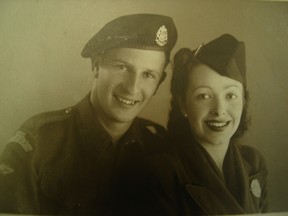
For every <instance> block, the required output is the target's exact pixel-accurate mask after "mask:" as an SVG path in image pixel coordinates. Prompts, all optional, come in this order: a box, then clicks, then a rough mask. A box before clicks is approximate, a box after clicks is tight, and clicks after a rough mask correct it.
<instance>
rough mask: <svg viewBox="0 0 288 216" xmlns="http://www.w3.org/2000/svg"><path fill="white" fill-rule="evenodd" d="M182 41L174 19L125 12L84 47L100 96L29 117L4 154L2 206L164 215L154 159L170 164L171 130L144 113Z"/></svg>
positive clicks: (4, 209)
mask: <svg viewBox="0 0 288 216" xmlns="http://www.w3.org/2000/svg"><path fill="white" fill-rule="evenodd" d="M176 39H177V32H176V28H175V25H174V23H173V21H172V19H171V18H170V17H166V16H161V15H154V14H135V15H127V16H123V17H119V18H117V19H115V20H112V21H111V22H109V23H107V24H106V25H105V26H104V27H103V28H102V29H101V30H100V31H99V32H98V33H97V34H96V35H95V36H94V37H92V38H91V39H90V41H89V42H88V43H87V44H86V46H85V47H84V49H83V51H82V56H83V57H85V58H90V59H91V63H92V69H93V74H94V82H93V85H92V89H91V92H90V93H89V94H88V95H87V96H86V97H85V98H84V99H83V100H82V101H80V102H79V103H78V104H77V105H76V106H73V107H69V108H66V109H63V110H60V111H54V112H48V113H42V114H39V115H37V116H34V117H32V118H31V119H29V120H28V121H26V122H25V123H24V124H23V125H22V126H21V127H20V128H19V130H18V131H17V132H16V134H15V136H14V137H12V138H11V139H10V141H9V143H8V145H7V146H6V148H5V150H4V152H3V154H2V156H1V157H0V212H6V213H7V212H8V213H24V214H47V215H56V214H76V215H77V214H78V215H159V214H162V213H163V212H162V207H164V205H169V202H165V201H164V200H165V199H166V198H168V197H167V196H165V195H164V194H165V191H164V189H163V190H162V189H161V183H159V182H158V181H157V170H155V169H156V168H155V166H154V165H153V164H155V163H157V164H166V163H167V159H166V157H165V154H162V153H163V152H165V144H164V138H165V130H164V129H163V128H162V127H161V126H159V125H157V124H155V123H153V122H151V121H148V120H145V119H141V118H138V117H137V115H138V114H139V112H140V111H141V110H142V109H143V108H144V107H145V106H146V105H147V103H148V102H149V100H150V99H151V97H152V96H153V95H154V94H155V93H156V91H157V89H158V87H159V85H160V84H161V82H162V81H163V80H164V79H165V75H166V74H165V72H164V69H165V67H166V66H167V64H168V62H169V56H170V51H171V49H172V48H173V46H174V45H175V43H176ZM162 195H164V198H163V197H161V196H162ZM167 200H169V199H167ZM162 201H163V202H162Z"/></svg>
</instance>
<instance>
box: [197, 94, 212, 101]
mask: <svg viewBox="0 0 288 216" xmlns="http://www.w3.org/2000/svg"><path fill="white" fill-rule="evenodd" d="M197 98H198V99H201V100H207V99H210V98H211V96H210V95H209V94H199V95H198V96H197Z"/></svg>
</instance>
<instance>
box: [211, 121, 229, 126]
mask: <svg viewBox="0 0 288 216" xmlns="http://www.w3.org/2000/svg"><path fill="white" fill-rule="evenodd" d="M207 124H208V125H209V126H212V127H224V126H226V125H228V122H207Z"/></svg>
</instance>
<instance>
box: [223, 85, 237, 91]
mask: <svg viewBox="0 0 288 216" xmlns="http://www.w3.org/2000/svg"><path fill="white" fill-rule="evenodd" d="M229 88H238V89H240V90H241V86H238V85H234V84H233V85H227V86H225V88H224V89H225V90H226V89H229Z"/></svg>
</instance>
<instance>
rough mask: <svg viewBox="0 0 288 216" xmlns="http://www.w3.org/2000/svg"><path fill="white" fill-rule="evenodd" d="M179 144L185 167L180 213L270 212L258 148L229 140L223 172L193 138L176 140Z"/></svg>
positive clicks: (264, 168) (263, 169)
mask: <svg viewBox="0 0 288 216" xmlns="http://www.w3.org/2000/svg"><path fill="white" fill-rule="evenodd" d="M189 141H190V142H189ZM177 147H178V149H179V153H180V157H181V160H182V164H183V166H184V169H185V171H184V172H185V174H184V178H183V182H182V185H183V186H184V187H183V191H184V192H183V194H184V197H183V200H182V207H181V208H180V209H181V211H182V212H181V213H180V215H222V214H229V215H231V214H247V213H260V212H265V211H267V203H268V198H267V189H266V177H267V169H266V166H265V162H264V159H263V157H262V156H261V155H260V153H259V152H257V151H256V150H255V149H253V148H251V147H249V146H244V145H239V144H236V143H230V145H229V147H228V150H227V153H226V156H225V159H224V163H223V174H222V173H221V172H220V170H219V169H218V167H217V166H216V164H215V162H214V161H213V159H212V158H211V156H210V155H209V154H208V153H207V152H206V151H205V150H204V148H203V147H201V146H200V145H199V144H198V143H196V142H195V141H194V140H193V139H192V138H191V140H186V141H183V142H182V143H177Z"/></svg>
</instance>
